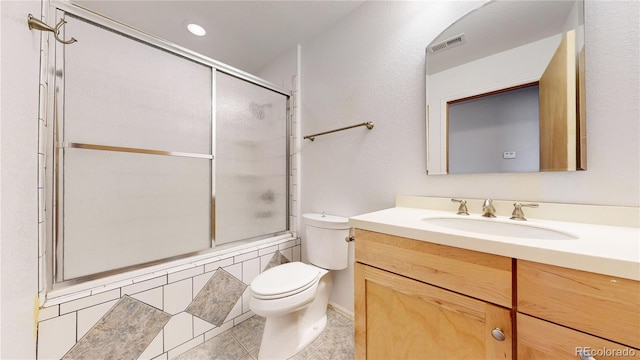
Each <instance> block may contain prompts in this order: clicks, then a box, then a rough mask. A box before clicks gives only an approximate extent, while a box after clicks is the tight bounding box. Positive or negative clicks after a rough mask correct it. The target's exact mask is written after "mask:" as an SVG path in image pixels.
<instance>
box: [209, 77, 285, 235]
mask: <svg viewBox="0 0 640 360" xmlns="http://www.w3.org/2000/svg"><path fill="white" fill-rule="evenodd" d="M215 138H216V184H215V189H216V196H215V224H216V225H215V244H216V245H220V244H224V243H227V242H231V241H235V240H240V239H250V238H256V237H264V236H269V235H275V234H278V233H280V232H283V231H285V230H287V229H288V214H287V204H288V203H287V201H288V196H287V186H288V185H287V184H288V183H287V164H288V162H287V160H288V151H287V139H288V136H287V97H286V96H284V95H282V94H280V93H277V92H275V91H272V90H268V89H265V88H263V87H260V86H257V85H255V84H252V83H249V82H247V81H244V80H241V79H238V78H235V77H233V76H230V75H227V74H223V73H221V72H218V74H217V75H216V137H215Z"/></svg>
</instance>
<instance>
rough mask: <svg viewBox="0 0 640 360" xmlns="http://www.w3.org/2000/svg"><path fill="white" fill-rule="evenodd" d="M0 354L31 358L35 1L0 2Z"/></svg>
mask: <svg viewBox="0 0 640 360" xmlns="http://www.w3.org/2000/svg"><path fill="white" fill-rule="evenodd" d="M0 9H1V10H0V12H1V14H0V15H1V17H0V18H1V20H0V34H1V35H0V36H1V39H0V44H1V48H0V64H1V66H0V79H1V83H0V169H1V171H0V248H1V249H2V250H1V253H0V276H1V281H0V317H1V319H2V320H1V321H0V326H1V328H0V329H1V330H0V331H1V337H0V358H2V359H33V358H35V355H36V353H35V351H36V346H35V342H36V332H35V326H36V319H35V316H36V314H35V311H34V308H36V304H37V296H38V172H37V164H38V154H37V152H38V141H37V140H38V88H39V73H40V71H39V64H40V32H38V31H29V29H28V27H27V15H28V14H29V13H31V14H33V15H34V16H36V17H39V16H40V13H41V10H40V1H0Z"/></svg>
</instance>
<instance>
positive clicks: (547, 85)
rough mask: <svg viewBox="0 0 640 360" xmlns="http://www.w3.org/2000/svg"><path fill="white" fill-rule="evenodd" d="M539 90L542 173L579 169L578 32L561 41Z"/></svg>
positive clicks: (566, 36) (567, 35)
mask: <svg viewBox="0 0 640 360" xmlns="http://www.w3.org/2000/svg"><path fill="white" fill-rule="evenodd" d="M539 90H540V94H539V100H540V171H565V170H576V51H575V30H571V31H569V32H567V34H566V35H565V36H564V38H563V39H562V42H561V43H560V45H559V46H558V49H557V50H556V52H555V53H554V55H553V57H552V58H551V61H550V62H549V65H548V66H547V68H546V69H545V71H544V73H543V74H542V77H541V78H540V83H539Z"/></svg>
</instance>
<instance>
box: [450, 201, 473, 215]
mask: <svg viewBox="0 0 640 360" xmlns="http://www.w3.org/2000/svg"><path fill="white" fill-rule="evenodd" d="M451 201H453V202H458V203H460V206H459V207H458V212H457V213H456V214H458V215H469V210H467V200H464V199H451Z"/></svg>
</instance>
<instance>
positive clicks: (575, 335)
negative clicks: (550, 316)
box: [516, 313, 640, 360]
mask: <svg viewBox="0 0 640 360" xmlns="http://www.w3.org/2000/svg"><path fill="white" fill-rule="evenodd" d="M516 323H517V324H518V360H529V359H536V360H547V359H548V360H563V359H566V360H579V359H580V356H579V354H578V352H579V351H587V352H589V354H590V355H591V356H593V358H595V359H598V360H604V359H630V360H631V359H640V350H638V349H634V348H631V347H628V346H625V345H621V344H617V343H614V342H611V341H607V340H604V339H601V338H599V337H595V336H591V335H589V334H585V333H583V332H579V331H576V330H572V329H569V328H566V327H564V326H561V325H556V324H553V323H550V322H548V321H544V320H540V319H537V318H534V317H531V316H528V315H524V314H521V313H518V317H517V320H516Z"/></svg>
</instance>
